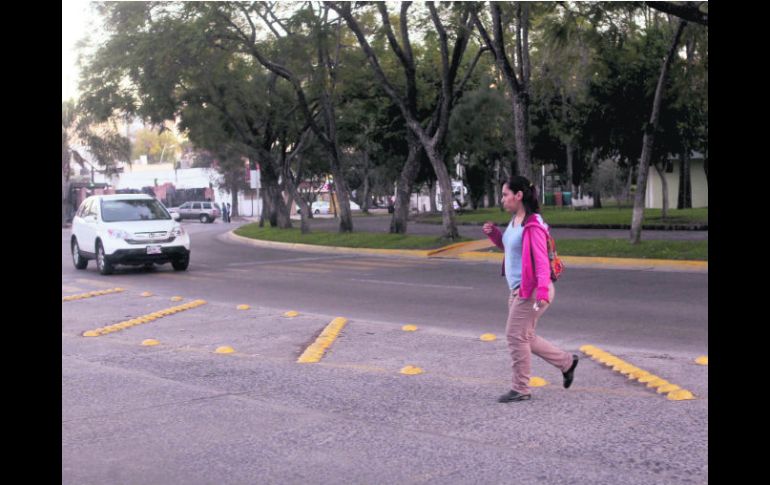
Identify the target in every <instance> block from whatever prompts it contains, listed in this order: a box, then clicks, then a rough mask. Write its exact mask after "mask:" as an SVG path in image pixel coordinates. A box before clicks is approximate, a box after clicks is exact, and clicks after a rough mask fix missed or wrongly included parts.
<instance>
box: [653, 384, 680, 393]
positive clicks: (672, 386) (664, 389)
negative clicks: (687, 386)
mask: <svg viewBox="0 0 770 485" xmlns="http://www.w3.org/2000/svg"><path fill="white" fill-rule="evenodd" d="M679 389H681V387H679V386H677V385H676V384H666V385H665V386H660V387H659V388H658V394H668V393H669V392H673V391H678V390H679Z"/></svg>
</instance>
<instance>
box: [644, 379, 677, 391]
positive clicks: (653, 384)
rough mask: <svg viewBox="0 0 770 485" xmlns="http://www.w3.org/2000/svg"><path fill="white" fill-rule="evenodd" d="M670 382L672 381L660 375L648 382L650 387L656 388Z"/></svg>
mask: <svg viewBox="0 0 770 485" xmlns="http://www.w3.org/2000/svg"><path fill="white" fill-rule="evenodd" d="M669 384H671V383H670V382H668V381H667V380H665V379H661V378H660V377H658V378H657V379H655V380H652V381H650V382H648V383H647V387H649V388H650V389H656V388H658V387H661V386H667V385H669Z"/></svg>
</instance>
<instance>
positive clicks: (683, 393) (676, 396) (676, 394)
mask: <svg viewBox="0 0 770 485" xmlns="http://www.w3.org/2000/svg"><path fill="white" fill-rule="evenodd" d="M668 399H669V400H671V401H686V400H689V399H695V396H693V394H692V393H691V392H690V391H688V390H687V389H679V390H676V391H671V392H669V393H668Z"/></svg>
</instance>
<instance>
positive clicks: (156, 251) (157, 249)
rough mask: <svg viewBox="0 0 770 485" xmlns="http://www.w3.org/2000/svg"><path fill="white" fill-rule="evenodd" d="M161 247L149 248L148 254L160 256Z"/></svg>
mask: <svg viewBox="0 0 770 485" xmlns="http://www.w3.org/2000/svg"><path fill="white" fill-rule="evenodd" d="M160 253H161V250H160V246H147V254H160Z"/></svg>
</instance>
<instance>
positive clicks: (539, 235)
mask: <svg viewBox="0 0 770 485" xmlns="http://www.w3.org/2000/svg"><path fill="white" fill-rule="evenodd" d="M487 237H488V238H489V239H490V240H491V241H492V242H493V243H494V244H495V246H497V247H498V248H500V249H502V250H503V269H502V273H501V274H502V275H503V276H505V246H503V233H502V232H500V229H498V228H497V226H493V227H492V233H491V234H489V235H487ZM547 237H548V226H547V225H546V224H545V223H544V222H542V218H541V217H540V215H539V214H532V216H531V217H529V219H528V220H527V223H526V224H525V225H524V232H523V235H522V244H521V246H522V249H521V252H522V254H521V286H520V287H519V296H520V297H521V298H530V297H531V296H532V293H534V292H535V290H537V299H538V300H545V301H548V302H549V303H550V300H549V299H548V287H549V286H550V284H551V262H550V261H549V260H548V242H547V239H546V238H547ZM533 252H534V255H535V258H534V260H535V267H534V268H533V267H532V259H533V258H532V253H533Z"/></svg>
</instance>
